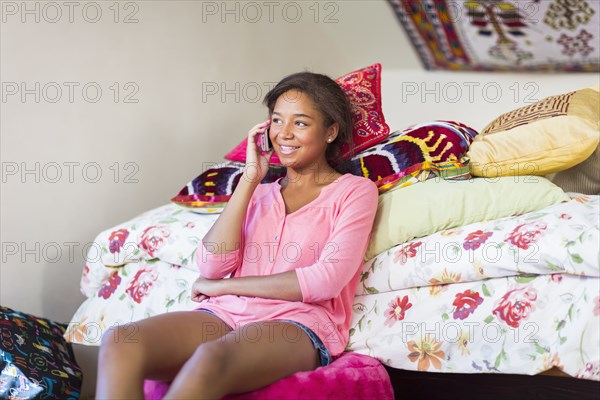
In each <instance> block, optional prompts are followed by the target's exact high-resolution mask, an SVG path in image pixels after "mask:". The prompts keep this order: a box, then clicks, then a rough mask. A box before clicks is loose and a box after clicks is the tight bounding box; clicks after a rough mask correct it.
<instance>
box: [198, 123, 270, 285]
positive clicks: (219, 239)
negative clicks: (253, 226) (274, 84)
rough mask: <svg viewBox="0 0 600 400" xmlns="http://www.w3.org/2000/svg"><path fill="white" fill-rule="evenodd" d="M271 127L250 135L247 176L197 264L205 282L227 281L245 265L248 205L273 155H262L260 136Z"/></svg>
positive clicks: (258, 128)
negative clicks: (227, 277) (242, 255)
mask: <svg viewBox="0 0 600 400" xmlns="http://www.w3.org/2000/svg"><path fill="white" fill-rule="evenodd" d="M268 123H269V121H266V122H263V123H261V124H258V125H256V126H255V127H253V128H252V129H251V130H250V131H249V132H248V145H247V150H246V166H245V167H244V173H243V174H242V177H241V178H240V180H239V182H238V185H237V186H236V188H235V190H234V192H233V194H232V196H231V198H230V199H229V202H228V203H227V205H226V206H225V209H224V210H223V212H222V213H221V215H220V216H219V218H217V220H216V221H215V223H214V224H213V226H212V227H211V228H210V230H209V231H208V232H207V233H206V235H204V238H202V241H201V242H200V244H199V245H198V250H197V251H196V262H197V265H198V269H199V270H200V274H201V275H202V276H203V277H204V278H209V279H218V278H223V277H224V276H225V275H227V274H229V273H231V272H232V271H233V270H234V269H235V268H237V267H238V266H239V265H240V264H241V261H242V260H241V254H243V249H242V247H243V244H244V243H243V237H242V235H243V232H242V231H243V225H244V219H245V217H246V212H247V210H248V205H249V204H250V200H251V198H252V194H253V193H254V190H255V189H256V187H257V186H258V185H259V184H260V182H261V181H262V180H263V179H264V177H265V176H266V175H267V171H268V169H269V158H270V157H271V155H272V154H273V150H271V151H270V152H268V153H266V154H265V155H261V154H260V149H259V148H258V146H257V145H256V135H257V134H259V133H263V132H264V131H265V129H266V127H267V126H268Z"/></svg>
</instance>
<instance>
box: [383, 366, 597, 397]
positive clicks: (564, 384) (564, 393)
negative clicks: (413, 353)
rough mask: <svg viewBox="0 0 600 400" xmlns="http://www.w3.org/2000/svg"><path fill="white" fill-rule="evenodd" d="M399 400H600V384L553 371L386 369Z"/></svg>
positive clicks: (556, 370)
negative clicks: (538, 372)
mask: <svg viewBox="0 0 600 400" xmlns="http://www.w3.org/2000/svg"><path fill="white" fill-rule="evenodd" d="M385 369H386V370H387V372H388V374H389V375H390V379H391V381H392V386H393V387H394V396H395V398H396V399H399V400H400V399H427V400H435V399H444V400H446V399H454V398H461V399H485V400H490V399H503V400H504V399H536V400H537V399H548V400H550V399H552V400H553V399H557V400H558V399H576V400H583V399H594V400H598V399H600V382H598V381H590V380H585V379H577V378H573V377H571V376H569V375H567V374H565V373H564V372H562V371H560V370H558V369H556V368H552V369H551V370H548V371H545V372H543V373H541V374H538V375H533V376H530V375H513V374H454V373H436V372H417V371H407V370H402V369H397V368H391V367H388V366H385Z"/></svg>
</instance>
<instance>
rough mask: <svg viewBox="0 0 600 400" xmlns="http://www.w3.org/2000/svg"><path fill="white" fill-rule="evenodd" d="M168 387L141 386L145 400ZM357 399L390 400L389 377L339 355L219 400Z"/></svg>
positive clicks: (377, 366)
mask: <svg viewBox="0 0 600 400" xmlns="http://www.w3.org/2000/svg"><path fill="white" fill-rule="evenodd" d="M168 388H169V383H166V382H159V381H150V380H146V381H145V382H144V397H145V399H146V400H161V399H162V398H163V396H164V395H165V393H166V392H167V389H168ZM259 399H260V400H304V399H311V400H312V399H315V400H316V399H324V400H325V399H327V400H330V399H357V400H359V399H360V400H371V399H379V400H393V399H394V391H393V389H392V384H391V382H390V377H389V375H388V373H387V371H386V370H385V368H384V367H383V365H382V364H381V363H380V362H379V361H378V360H377V359H375V358H373V357H369V356H365V355H363V354H358V353H343V354H342V355H341V356H339V357H338V358H336V359H335V360H334V361H333V362H332V363H331V364H329V365H328V366H326V367H318V368H317V369H315V370H314V371H302V372H297V373H295V374H293V375H290V376H288V377H286V378H283V379H281V380H279V381H277V382H274V383H272V384H270V385H268V386H265V387H263V388H262V389H258V390H255V391H254V392H247V393H240V394H232V395H227V396H225V397H224V398H223V400H259Z"/></svg>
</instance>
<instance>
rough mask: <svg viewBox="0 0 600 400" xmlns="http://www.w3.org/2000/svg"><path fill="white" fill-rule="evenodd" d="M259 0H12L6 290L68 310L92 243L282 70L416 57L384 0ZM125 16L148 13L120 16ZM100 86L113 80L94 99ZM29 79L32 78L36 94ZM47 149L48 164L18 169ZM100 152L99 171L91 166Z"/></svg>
mask: <svg viewBox="0 0 600 400" xmlns="http://www.w3.org/2000/svg"><path fill="white" fill-rule="evenodd" d="M263 3H264V2H262V1H259V2H254V4H258V5H259V6H260V9H261V11H262V18H261V19H260V20H259V21H257V22H252V19H254V18H255V10H256V8H254V9H253V8H252V7H249V6H245V7H246V8H244V3H242V2H228V5H227V6H228V7H229V9H234V7H235V6H236V4H237V6H238V7H239V10H240V12H239V13H238V16H239V22H236V21H235V18H236V15H235V14H226V15H224V17H225V18H226V20H225V22H224V23H223V22H222V21H221V14H220V11H221V10H223V8H222V7H221V6H222V2H220V1H219V2H204V3H203V2H200V1H138V2H135V3H129V5H127V6H126V2H122V3H121V6H120V7H119V11H120V12H119V15H118V21H119V22H117V23H115V22H114V18H115V8H114V6H113V8H112V9H111V8H110V7H111V6H112V4H113V2H104V1H98V2H96V3H94V4H91V5H87V6H86V3H85V2H84V3H77V2H76V6H74V7H73V8H72V9H69V7H68V6H64V5H63V2H61V1H59V2H56V3H54V4H58V5H59V6H60V8H59V9H57V8H56V7H54V6H47V5H46V4H45V3H44V2H30V3H28V7H29V9H32V10H35V8H34V7H36V4H37V7H39V8H38V10H39V12H38V13H37V14H38V16H39V22H36V21H35V18H36V13H35V11H34V13H33V14H27V13H25V12H24V11H25V10H24V9H23V8H22V4H23V3H21V2H20V1H17V2H3V3H2V7H3V10H2V15H3V18H4V21H2V28H1V39H0V40H1V42H0V45H1V65H0V66H1V80H2V82H3V91H2V92H3V94H4V96H5V98H4V99H3V100H2V103H1V144H0V147H1V157H2V168H3V173H4V176H3V178H2V190H1V220H2V225H1V236H2V237H1V242H2V246H3V248H2V258H3V259H2V265H1V269H0V280H1V282H0V304H2V305H5V306H9V307H13V308H15V309H19V310H22V311H26V312H30V313H34V314H37V315H40V316H45V317H48V318H52V319H55V320H59V321H68V320H69V319H70V317H71V316H72V314H73V313H74V312H75V310H76V308H77V306H78V305H79V304H80V303H81V301H82V300H83V296H82V295H81V294H80V293H79V288H78V287H79V278H80V275H81V271H82V269H83V265H84V260H83V256H82V249H83V246H84V245H85V244H86V243H89V242H91V241H92V240H93V239H94V237H95V235H96V234H97V233H99V232H100V231H102V230H104V229H107V228H109V227H111V226H113V225H116V224H118V223H120V222H123V221H125V220H126V219H129V218H131V217H133V216H135V215H138V214H140V213H141V212H143V211H146V210H148V209H150V208H153V207H157V206H160V205H162V204H166V203H168V201H169V199H170V198H171V197H173V196H174V195H175V194H176V193H177V192H178V191H179V190H180V188H181V187H182V186H183V185H184V184H185V183H186V182H187V181H188V180H189V179H191V178H192V177H194V176H196V175H197V174H199V173H200V172H201V171H202V168H203V163H204V162H220V161H222V160H223V158H222V156H223V155H224V154H225V153H226V152H227V151H228V150H229V149H231V148H232V147H233V146H235V145H236V144H237V143H239V142H240V140H242V138H243V137H244V135H245V134H246V132H247V131H248V129H250V127H252V126H253V125H254V124H256V123H258V122H260V121H262V120H263V118H264V117H265V109H264V107H263V106H262V105H261V104H260V98H261V97H262V96H261V95H263V96H264V94H265V93H266V91H267V88H268V87H269V85H272V84H273V83H274V82H276V81H277V80H279V79H281V78H282V77H283V76H285V75H287V74H289V73H293V72H297V71H301V70H304V69H309V70H312V71H316V72H322V73H326V74H329V75H331V76H333V77H336V76H338V75H341V74H343V73H345V72H348V71H351V70H353V69H356V68H359V67H362V66H366V65H370V64H372V63H374V62H381V63H382V65H383V68H384V69H398V68H419V67H420V63H419V61H418V59H417V57H416V55H415V52H414V50H413V49H412V48H411V47H410V46H409V44H408V42H407V40H406V38H405V35H404V32H403V31H402V28H401V26H400V25H399V23H398V22H397V20H396V18H395V16H394V15H393V14H392V11H391V8H390V7H389V6H388V4H387V3H386V2H384V1H383V0H381V1H379V0H376V1H338V2H321V3H320V4H318V5H317V6H318V7H317V8H315V7H314V2H312V1H299V2H297V3H296V4H298V5H299V6H300V10H301V13H302V14H301V16H300V18H299V20H298V21H297V22H295V23H294V22H291V21H293V20H294V19H295V18H296V14H295V9H294V8H293V5H292V6H289V5H288V6H287V7H288V8H286V9H285V12H284V11H283V10H284V7H285V6H286V3H285V2H276V4H275V8H274V13H273V22H272V23H271V22H269V15H268V11H269V9H268V8H267V7H266V6H263ZM95 5H98V6H99V8H100V10H101V12H102V15H101V16H100V18H99V21H98V22H96V23H93V22H88V21H92V20H94V19H96V10H97V8H96V6H95ZM134 5H135V6H136V7H137V8H136V7H134ZM15 7H16V8H15ZM215 7H216V11H217V14H212V13H211V12H212V11H215ZM310 7H312V8H310ZM84 8H85V11H84ZM316 9H318V10H319V13H318V16H317V22H315V20H314V19H315V10H316ZM57 10H60V11H61V12H62V16H61V17H60V18H58V17H57V16H58V14H57ZM70 10H72V11H73V14H72V17H71V16H70V15H69V11H70ZM13 13H15V14H13ZM132 14H133V15H132ZM127 16H130V18H133V19H137V20H138V22H134V23H123V20H124V19H125V17H127ZM326 16H329V18H326ZM22 18H25V22H23V21H22ZM71 19H72V20H71ZM86 19H87V20H86ZM203 19H204V21H203ZM53 20H57V21H56V22H52V21H53ZM326 21H327V22H326ZM36 82H39V83H40V86H39V90H37V91H36V88H35V83H36ZM53 82H54V83H53ZM70 82H73V83H70ZM115 82H117V86H118V87H119V95H120V96H119V98H118V99H117V102H115V99H114V95H115V93H116V87H117V86H113V85H114V83H115ZM21 83H24V84H25V87H21ZM128 83H130V84H129V86H126V85H127V84H128ZM86 84H88V86H87V89H86V90H87V91H86V92H85V93H84V91H83V87H84V85H86ZM236 84H238V85H239V87H240V90H238V91H237V92H236V91H235V87H236ZM15 85H16V90H18V92H17V93H16V94H11V93H12V92H14V91H15ZM215 85H216V87H217V88H219V92H221V90H220V85H226V88H228V89H232V88H233V89H234V90H233V91H234V92H236V93H237V95H238V96H239V99H236V98H235V95H234V94H228V95H226V97H225V99H224V101H222V99H221V97H220V93H217V94H215V95H206V96H203V90H204V93H205V94H206V93H207V92H206V89H207V88H209V87H210V88H212V87H214V86H215ZM244 86H245V87H246V91H245V92H244V91H243V88H244ZM56 87H59V88H60V89H61V90H62V95H61V96H60V97H57V91H56ZM70 87H72V88H73V97H72V102H70V100H71V99H70V98H69V97H70V93H69V88H70ZM95 87H100V88H101V90H102V94H101V96H100V98H99V100H98V101H97V102H93V100H94V96H95ZM257 87H258V88H259V89H260V92H258V91H256V90H254V89H256V88H257ZM21 89H26V90H29V89H32V91H31V93H30V94H26V95H25V99H24V100H25V101H23V99H22V98H21V94H22V92H21ZM134 90H135V91H136V92H135V94H133V95H132V96H131V97H130V98H129V100H135V101H137V102H136V103H131V102H126V100H125V96H126V95H129V94H132V93H134ZM36 92H37V93H38V94H39V96H40V98H39V102H36V98H35V95H36ZM84 95H86V96H87V97H84ZM203 97H204V98H203ZM55 99H57V101H56V102H54V103H53V102H52V101H54V100H55ZM257 99H258V100H257ZM36 163H38V164H37V165H38V171H39V173H38V174H37V175H36V173H35V172H34V173H31V174H26V175H24V176H22V174H21V172H22V171H23V169H24V168H26V169H30V170H34V171H35V169H36ZM65 163H66V164H65ZM69 163H72V164H69ZM77 163H78V164H77ZM94 163H96V164H94ZM115 163H118V164H115ZM127 163H131V164H127ZM69 165H72V168H73V169H72V172H73V182H70V181H69V173H70V169H69V168H70V167H69ZM57 166H58V167H59V168H58V169H57V168H56V167H57ZM84 166H85V167H86V168H87V169H86V171H85V174H84V173H83V167H84ZM96 167H99V171H101V173H102V176H101V177H100V178H99V180H98V181H97V182H94V181H95V180H96V179H95V175H96V171H97V168H96ZM15 168H16V173H15V174H14V175H12V172H13V171H14V169H15ZM116 171H118V172H119V174H118V176H116V175H115V172H116ZM57 172H60V174H61V176H60V177H56V173H57ZM129 174H133V176H131V175H129ZM127 176H129V177H130V178H131V179H129V180H137V182H127V180H126V177H127ZM55 179H56V180H57V181H56V182H54V183H53V182H52V180H55ZM36 180H38V181H36ZM71 243H72V244H71ZM70 249H74V256H73V257H71V256H70V254H69V250H70ZM30 250H31V252H30ZM58 251H60V253H59V252H58ZM13 253H14V254H13ZM36 258H37V259H36Z"/></svg>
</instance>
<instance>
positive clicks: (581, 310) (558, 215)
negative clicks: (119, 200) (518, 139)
mask: <svg viewBox="0 0 600 400" xmlns="http://www.w3.org/2000/svg"><path fill="white" fill-rule="evenodd" d="M569 196H570V197H571V200H569V201H566V202H560V203H558V204H555V205H552V206H549V207H546V208H544V209H542V210H538V211H536V212H532V213H526V214H522V215H520V216H512V217H506V218H501V219H498V220H493V221H488V222H484V223H476V224H471V225H466V226H462V227H459V228H456V229H451V230H445V231H441V232H437V233H435V234H433V235H430V236H427V237H424V238H419V239H417V240H413V241H409V242H406V243H403V244H401V245H398V246H395V247H394V248H392V249H390V250H388V251H386V252H383V253H381V254H379V255H378V256H377V257H375V258H374V259H371V260H370V261H368V262H365V263H364V265H363V269H362V273H361V283H360V285H359V286H358V288H357V292H356V298H355V303H354V307H353V309H354V314H353V320H352V324H351V327H352V328H351V336H350V343H349V344H348V347H347V349H346V350H347V351H354V352H358V353H361V354H366V355H370V356H373V357H376V358H377V359H379V360H380V361H381V362H382V363H383V364H384V365H386V367H387V368H388V371H389V373H390V376H391V377H392V382H393V384H394V385H395V388H396V390H398V391H399V390H402V393H405V390H406V387H407V386H406V385H407V384H408V383H409V382H413V383H412V384H409V385H408V386H410V387H413V386H414V382H416V381H421V382H422V381H427V380H428V379H429V377H432V378H434V377H435V379H445V378H442V377H441V376H442V375H445V374H439V372H447V373H453V374H452V375H451V376H453V377H454V376H463V379H465V381H467V379H469V376H470V375H466V374H511V375H510V379H512V380H513V381H515V382H516V381H519V379H520V380H521V382H522V383H521V384H522V385H523V386H527V380H526V379H525V378H524V377H522V376H521V377H519V376H516V375H515V374H520V375H534V374H540V373H548V371H552V370H553V369H554V371H553V372H556V369H558V370H559V371H562V374H563V375H565V374H566V375H570V376H572V377H575V378H567V379H564V378H560V377H552V378H548V379H549V380H550V381H551V382H552V385H556V387H557V388H562V389H560V391H558V392H556V391H550V392H549V393H551V394H557V393H563V392H564V391H565V390H575V391H577V390H578V389H576V388H578V387H579V386H578V385H582V386H581V387H582V388H584V389H583V390H588V391H589V390H592V391H593V390H597V388H598V385H597V382H596V383H594V382H593V381H598V379H599V375H598V374H599V368H598V343H599V342H600V336H599V329H598V327H599V326H600V323H599V314H600V305H599V303H598V302H599V299H598V284H599V280H598V261H597V258H598V248H597V243H598V240H599V236H598V224H597V222H592V223H590V222H589V221H594V218H595V216H597V215H599V213H600V208H599V207H600V200H599V196H582V195H578V194H575V193H570V194H569ZM566 215H568V216H569V219H566V217H565V216H566ZM215 218H216V216H215V215H201V214H196V213H193V212H189V211H185V210H182V209H181V208H180V207H178V206H177V205H175V204H168V205H165V206H162V207H158V208H156V209H154V210H150V211H148V212H146V213H144V214H143V215H141V216H138V217H136V218H134V219H133V220H131V221H127V222H126V223H124V224H122V225H119V226H117V227H114V228H111V229H110V230H108V231H106V232H103V233H102V234H100V235H99V236H98V238H97V239H96V241H95V243H97V244H98V246H99V247H98V249H99V250H100V252H99V254H101V255H100V256H99V257H95V258H92V257H89V259H88V262H87V263H86V266H85V269H84V273H83V276H82V281H81V290H82V292H83V293H84V294H85V295H86V296H87V297H88V298H87V300H86V301H85V302H84V303H83V304H82V305H81V306H80V308H79V309H78V311H77V312H76V313H75V315H74V316H73V318H72V320H71V323H70V324H69V329H68V331H67V332H66V334H65V336H66V337H67V338H68V340H69V341H71V342H74V343H80V344H86V345H92V346H97V345H99V340H100V335H101V332H104V331H105V330H106V329H107V328H108V327H110V326H112V325H115V324H122V323H126V322H130V321H136V320H139V319H142V318H145V317H149V316H152V315H157V314H159V313H164V312H170V311H176V310H193V309H194V308H197V306H198V304H197V303H194V302H192V301H191V299H190V288H191V285H192V283H193V281H194V280H195V279H196V277H197V275H198V273H197V272H196V270H195V269H194V268H195V267H194V263H193V256H194V246H195V245H196V243H198V240H199V239H200V238H201V237H202V236H203V234H204V233H205V232H206V231H207V230H208V229H209V228H210V226H211V224H212V223H214V221H215ZM523 221H530V222H529V223H530V224H532V222H531V221H533V224H534V225H533V226H537V227H541V226H544V225H545V226H546V228H545V230H547V231H553V232H561V234H562V235H563V236H562V237H561V238H560V240H563V239H564V240H567V242H570V241H573V240H576V241H577V243H575V244H573V245H570V246H568V247H560V246H557V245H556V243H555V239H556V235H554V236H553V235H542V236H541V237H540V239H539V240H537V241H536V242H535V244H536V246H535V251H532V249H534V248H533V247H530V248H529V251H523V252H521V253H520V254H516V255H515V254H507V255H506V257H507V259H505V260H502V261H500V260H496V259H495V256H494V259H491V260H486V257H485V256H483V255H484V253H485V251H486V248H485V246H483V245H482V246H480V247H479V248H478V249H476V250H475V251H473V252H466V251H465V252H463V255H462V256H453V260H454V262H453V263H449V264H444V263H440V262H432V261H434V260H432V259H429V258H428V257H425V258H421V257H419V256H420V254H421V253H419V251H418V249H426V248H427V247H428V246H429V247H430V248H433V247H432V244H435V243H437V244H438V245H440V246H442V247H444V246H446V247H447V246H455V245H456V243H458V242H457V241H456V238H457V237H459V236H460V235H461V233H464V232H471V231H482V232H494V233H495V234H497V235H498V237H505V236H506V233H507V232H509V233H510V232H513V231H514V229H515V227H517V226H520V225H522V223H523ZM157 225H160V226H162V229H161V230H156V228H152V227H156V226H157ZM167 227H168V228H167ZM148 228H150V229H148ZM125 229H127V230H128V231H129V232H130V233H129V235H131V236H130V237H132V236H133V237H135V235H136V234H137V233H141V240H140V242H139V243H141V246H139V247H138V246H133V245H132V243H133V242H132V241H128V240H127V239H124V240H122V241H121V243H120V244H121V245H122V248H124V249H129V250H130V251H129V254H125V253H124V252H121V253H113V252H111V250H110V249H111V247H112V249H113V250H114V249H115V246H118V244H115V238H117V243H118V241H119V240H120V239H122V236H121V237H120V238H119V236H118V235H119V234H120V233H122V232H124V231H125ZM115 232H116V234H115ZM530 237H531V236H530ZM108 238H112V240H111V241H107V240H108ZM487 239H488V240H489V242H488V243H491V242H493V240H494V236H491V237H489V238H487ZM111 243H112V244H111ZM181 243H184V244H185V245H183V246H182V245H180V244H181ZM461 244H463V245H464V242H461ZM530 244H533V243H530ZM140 247H141V248H142V249H144V250H140ZM448 248H449V249H450V250H449V251H450V252H452V254H457V253H456V251H457V250H456V249H453V248H451V247H448ZM415 249H416V251H415ZM488 251H489V247H488ZM424 253H425V254H427V251H424ZM429 253H431V254H429V255H430V256H431V257H433V259H435V257H436V254H435V252H434V253H432V252H429ZM150 254H152V255H150ZM573 254H577V257H574V256H573ZM115 255H119V256H120V257H121V258H119V257H115ZM186 255H187V257H186ZM157 256H158V257H157ZM515 256H516V257H519V259H518V260H517V262H514V260H513V257H515ZM488 258H489V257H488ZM580 258H581V260H580ZM549 259H552V260H553V262H547V261H548V260H549ZM534 260H536V261H537V262H534ZM544 260H545V261H544ZM556 260H563V262H562V263H559V262H558V261H556ZM579 261H581V262H579ZM123 262H125V263H124V264H122V265H121V266H117V265H113V266H112V268H111V267H107V264H121V263H123ZM519 266H520V270H519V271H517V270H516V269H515V268H518V267H519ZM557 268H559V269H560V270H558V269H557ZM383 271H385V272H383ZM457 299H458V300H459V301H458V302H457ZM405 300H406V301H405ZM453 302H454V303H455V304H456V305H452V304H453ZM518 302H520V307H521V309H520V310H516V309H515V307H517V306H518V304H517V303H518ZM516 304H517V305H516ZM468 305H470V308H469V306H468ZM471 315H473V317H475V318H470V317H471ZM467 317H469V318H467ZM421 332H423V333H424V335H420V333H421ZM407 371H415V372H411V373H408V372H407ZM432 372H433V373H435V372H438V373H435V374H431V373H432ZM456 374H460V375H456ZM507 376H508V375H507ZM471 377H472V375H471ZM485 379H497V381H498V382H501V381H502V380H501V379H502V376H498V377H497V378H489V377H488V376H487V375H486V377H485ZM453 382H454V383H453V384H456V381H454V380H453ZM467 382H471V381H467ZM470 386H471V384H470V383H469V385H468V387H470ZM482 387H485V385H483V384H482ZM569 387H571V388H572V389H568V388H569ZM415 390H417V391H419V389H416V388H415ZM488 390H489V389H488ZM421 394H422V393H421Z"/></svg>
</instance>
